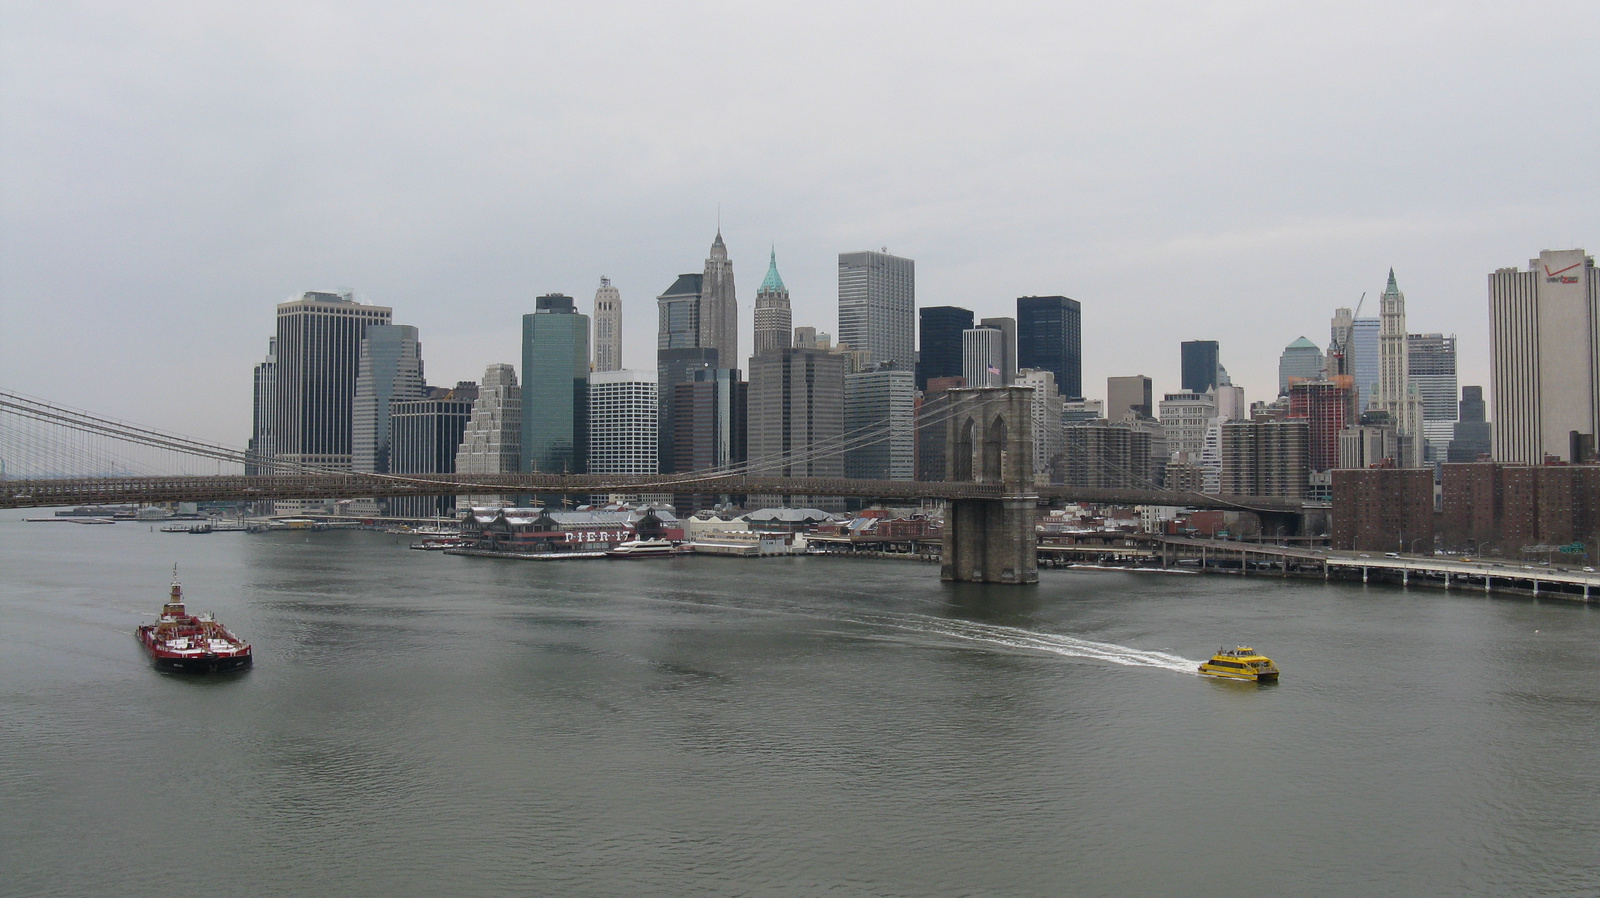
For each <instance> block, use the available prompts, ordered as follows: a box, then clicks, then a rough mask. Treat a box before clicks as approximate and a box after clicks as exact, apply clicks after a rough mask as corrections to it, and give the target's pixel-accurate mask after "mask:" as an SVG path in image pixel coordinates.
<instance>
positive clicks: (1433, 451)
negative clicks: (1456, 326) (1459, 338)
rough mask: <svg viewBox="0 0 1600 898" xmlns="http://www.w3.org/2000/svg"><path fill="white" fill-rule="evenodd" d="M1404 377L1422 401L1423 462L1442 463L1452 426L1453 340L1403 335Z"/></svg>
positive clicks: (1454, 376)
mask: <svg viewBox="0 0 1600 898" xmlns="http://www.w3.org/2000/svg"><path fill="white" fill-rule="evenodd" d="M1406 358H1407V362H1406V365H1407V368H1406V370H1407V374H1408V376H1409V378H1410V380H1411V386H1412V387H1413V388H1415V390H1416V392H1417V396H1418V398H1420V399H1421V400H1422V435H1423V436H1424V437H1425V438H1426V440H1427V446H1426V449H1425V459H1426V460H1427V461H1438V462H1443V461H1444V460H1445V456H1446V455H1448V454H1449V451H1450V437H1451V436H1452V434H1453V433H1454V432H1455V426H1456V401H1457V400H1456V338H1455V335H1453V334H1452V335H1451V336H1448V337H1447V336H1445V335H1444V334H1407V335H1406Z"/></svg>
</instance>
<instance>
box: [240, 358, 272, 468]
mask: <svg viewBox="0 0 1600 898" xmlns="http://www.w3.org/2000/svg"><path fill="white" fill-rule="evenodd" d="M250 383H251V391H250V445H249V454H248V456H247V457H246V459H245V465H244V473H245V475H246V476H252V477H253V476H255V475H257V474H269V473H271V471H272V467H271V460H272V456H273V448H272V447H273V441H272V432H273V428H274V427H275V426H276V425H277V422H276V415H275V413H274V411H273V409H274V406H275V404H276V402H277V390H278V338H277V337H268V338H267V357H266V358H265V359H263V360H262V361H261V363H260V364H258V365H256V367H255V369H254V370H253V371H252V372H251V376H250Z"/></svg>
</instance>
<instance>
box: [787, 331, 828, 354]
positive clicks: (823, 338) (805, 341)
mask: <svg viewBox="0 0 1600 898" xmlns="http://www.w3.org/2000/svg"><path fill="white" fill-rule="evenodd" d="M830 340H831V338H830V337H829V336H828V335H827V334H819V333H817V329H816V328H814V327H804V326H801V327H796V328H795V329H794V348H795V349H827V348H828V346H829V343H830Z"/></svg>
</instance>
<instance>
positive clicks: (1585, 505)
mask: <svg viewBox="0 0 1600 898" xmlns="http://www.w3.org/2000/svg"><path fill="white" fill-rule="evenodd" d="M1443 488H1444V511H1443V514H1442V515H1441V518H1440V525H1439V530H1440V534H1441V536H1442V538H1443V541H1444V545H1445V548H1448V549H1465V550H1480V549H1481V550H1488V549H1496V550H1499V551H1502V552H1507V553H1510V554H1516V553H1517V552H1518V551H1519V550H1520V549H1521V548H1522V547H1523V546H1530V545H1547V546H1549V545H1566V544H1568V543H1573V542H1581V543H1583V544H1584V545H1585V546H1587V547H1588V548H1589V549H1590V551H1591V552H1593V551H1594V550H1595V549H1596V548H1597V543H1600V465H1568V464H1553V465H1503V464H1498V463H1495V462H1470V463H1463V464H1447V465H1445V466H1444V484H1443Z"/></svg>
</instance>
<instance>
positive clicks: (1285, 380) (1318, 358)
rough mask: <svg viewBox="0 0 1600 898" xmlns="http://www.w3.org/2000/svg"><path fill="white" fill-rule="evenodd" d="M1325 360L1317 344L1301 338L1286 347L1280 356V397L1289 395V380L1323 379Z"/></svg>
mask: <svg viewBox="0 0 1600 898" xmlns="http://www.w3.org/2000/svg"><path fill="white" fill-rule="evenodd" d="M1322 367H1323V358H1322V350H1321V349H1318V348H1317V344H1315V343H1313V342H1311V341H1310V340H1307V339H1306V338H1305V337H1301V338H1299V339H1297V340H1295V341H1294V342H1293V343H1290V344H1289V345H1288V346H1286V347H1284V350H1283V354H1282V355H1280V356H1278V395H1279V396H1287V395H1288V394H1289V378H1291V377H1298V378H1300V379H1301V380H1321V379H1322Z"/></svg>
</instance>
